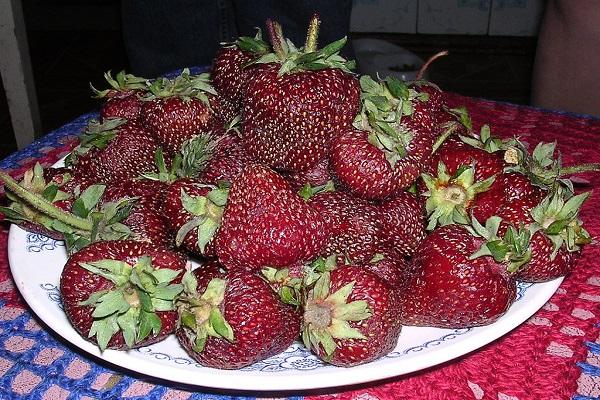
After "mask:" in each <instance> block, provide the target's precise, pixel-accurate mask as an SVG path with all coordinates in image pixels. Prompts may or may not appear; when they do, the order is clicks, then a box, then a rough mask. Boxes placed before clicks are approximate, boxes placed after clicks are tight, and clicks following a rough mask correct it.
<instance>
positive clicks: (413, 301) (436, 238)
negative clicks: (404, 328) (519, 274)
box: [400, 224, 522, 328]
mask: <svg viewBox="0 0 600 400" xmlns="http://www.w3.org/2000/svg"><path fill="white" fill-rule="evenodd" d="M482 243H483V239H481V238H480V237H478V236H475V235H473V234H471V233H470V232H469V231H468V230H467V228H466V227H464V226H462V225H456V224H454V225H446V226H443V227H441V228H438V229H436V230H434V231H433V232H432V233H430V234H429V236H427V237H426V238H425V240H423V241H422V242H421V244H420V245H419V247H418V248H417V251H416V252H415V255H414V258H413V259H412V261H411V264H412V265H411V269H412V270H413V271H414V275H413V277H412V278H411V280H410V281H409V283H408V285H407V287H406V288H405V290H403V291H402V295H401V302H400V303H401V304H400V317H401V318H400V319H401V321H402V323H403V324H405V325H417V326H434V327H442V328H465V327H472V326H479V325H486V324H490V323H492V322H494V321H495V320H496V319H498V318H499V317H501V316H502V315H503V314H504V313H505V312H506V311H507V310H508V308H509V307H510V305H511V304H512V302H513V301H514V299H515V295H516V284H515V281H514V279H513V277H512V276H511V274H510V273H509V272H508V269H507V268H508V266H507V265H506V264H504V263H502V262H497V261H495V260H494V258H492V257H490V256H483V257H479V258H475V259H471V256H472V255H473V254H474V253H476V252H477V251H478V249H479V248H480V246H481V244H482ZM517 256H518V257H517ZM521 256H522V254H519V255H515V257H516V258H519V257H521ZM515 262H517V261H516V260H515Z"/></svg>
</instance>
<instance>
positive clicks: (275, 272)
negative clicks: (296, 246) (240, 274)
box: [261, 267, 302, 307]
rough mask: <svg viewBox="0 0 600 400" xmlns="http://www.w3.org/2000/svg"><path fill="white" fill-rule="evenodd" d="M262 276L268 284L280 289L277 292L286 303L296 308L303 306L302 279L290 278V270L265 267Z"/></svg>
mask: <svg viewBox="0 0 600 400" xmlns="http://www.w3.org/2000/svg"><path fill="white" fill-rule="evenodd" d="M261 274H262V275H263V276H264V277H265V279H266V280H267V282H269V283H270V284H272V285H274V286H275V287H277V288H278V291H277V292H278V294H279V297H280V298H281V300H282V301H283V302H284V303H286V304H291V305H293V306H296V307H298V306H300V305H301V298H302V278H300V277H294V276H290V270H289V269H288V268H281V269H277V268H273V267H265V268H263V269H262V270H261Z"/></svg>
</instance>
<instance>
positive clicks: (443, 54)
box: [415, 50, 448, 81]
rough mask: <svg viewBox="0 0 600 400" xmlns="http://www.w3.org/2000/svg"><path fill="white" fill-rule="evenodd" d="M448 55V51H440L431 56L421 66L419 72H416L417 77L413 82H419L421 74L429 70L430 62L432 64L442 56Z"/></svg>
mask: <svg viewBox="0 0 600 400" xmlns="http://www.w3.org/2000/svg"><path fill="white" fill-rule="evenodd" d="M447 55H448V50H444V51H440V52H439V53H436V54H434V55H432V56H431V57H429V59H428V60H427V61H426V62H425V64H423V66H422V67H421V68H420V69H419V72H417V77H416V79H415V80H417V81H418V80H421V79H422V78H423V74H425V71H427V68H429V65H431V63H432V62H434V61H435V60H437V59H438V58H440V57H443V56H447Z"/></svg>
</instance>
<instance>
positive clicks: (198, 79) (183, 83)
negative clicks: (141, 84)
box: [142, 68, 217, 106]
mask: <svg viewBox="0 0 600 400" xmlns="http://www.w3.org/2000/svg"><path fill="white" fill-rule="evenodd" d="M148 90H149V93H147V94H146V95H145V96H143V97H142V100H145V101H149V100H154V99H157V98H166V97H173V96H178V97H181V98H182V99H184V100H189V99H191V98H196V99H199V100H201V101H202V102H203V103H205V104H206V105H208V106H210V104H209V101H208V94H212V95H216V94H217V92H216V91H215V88H213V87H212V85H211V84H210V75H209V74H208V73H203V74H199V75H190V70H189V69H188V68H185V69H184V70H183V71H182V72H181V74H180V75H179V76H177V77H175V78H174V79H168V78H164V77H162V78H158V79H156V80H155V81H154V82H152V84H151V85H150V86H149V87H148Z"/></svg>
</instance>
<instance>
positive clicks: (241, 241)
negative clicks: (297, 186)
mask: <svg viewBox="0 0 600 400" xmlns="http://www.w3.org/2000/svg"><path fill="white" fill-rule="evenodd" d="M327 236H328V232H327V229H326V224H325V221H324V220H323V218H322V217H321V216H320V215H319V213H318V212H317V211H316V210H314V209H313V208H311V207H310V206H309V205H307V204H306V203H305V201H304V200H302V199H301V198H300V197H298V196H297V195H296V194H295V193H294V192H293V191H292V190H291V187H290V185H289V184H288V183H287V182H286V181H285V180H284V179H283V178H282V177H281V176H280V175H278V174H277V173H275V172H273V171H272V170H270V169H268V168H267V167H264V166H260V165H256V164H254V165H249V166H247V167H246V168H245V169H244V171H243V172H242V173H241V174H240V175H239V176H238V177H237V178H236V179H235V180H234V181H233V184H232V186H231V189H230V190H229V197H228V200H227V204H226V206H225V211H224V213H223V219H222V223H221V227H220V229H219V232H218V235H217V236H216V238H215V239H216V246H217V248H216V249H217V254H218V256H219V260H220V261H221V263H222V264H223V265H225V266H226V267H227V268H236V267H238V268H239V267H242V268H249V269H252V270H258V269H260V268H262V267H266V266H270V267H274V268H283V267H286V266H288V265H291V264H294V263H296V262H298V261H308V260H311V259H313V258H315V257H316V256H317V255H319V254H320V253H321V251H322V250H323V248H324V246H325V241H326V238H327Z"/></svg>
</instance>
